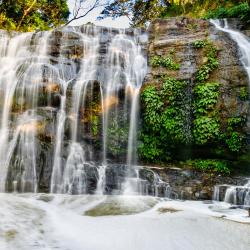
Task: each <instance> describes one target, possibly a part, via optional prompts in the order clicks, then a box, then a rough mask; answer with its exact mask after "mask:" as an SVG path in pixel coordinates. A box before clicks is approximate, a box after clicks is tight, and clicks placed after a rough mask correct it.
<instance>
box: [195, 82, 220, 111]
mask: <svg viewBox="0 0 250 250" xmlns="http://www.w3.org/2000/svg"><path fill="white" fill-rule="evenodd" d="M219 86H220V84H219V83H206V84H198V85H196V86H195V88H194V94H195V97H196V98H195V111H196V113H198V114H201V115H204V114H207V113H208V112H209V111H211V110H213V109H214V107H215V105H216V103H217V100H218V97H219Z"/></svg>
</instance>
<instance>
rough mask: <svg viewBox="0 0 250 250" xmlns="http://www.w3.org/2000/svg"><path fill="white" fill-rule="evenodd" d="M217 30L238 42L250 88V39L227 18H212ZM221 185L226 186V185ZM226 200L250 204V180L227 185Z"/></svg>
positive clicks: (233, 202)
mask: <svg viewBox="0 0 250 250" xmlns="http://www.w3.org/2000/svg"><path fill="white" fill-rule="evenodd" d="M210 22H211V23H212V24H213V25H214V26H215V27H216V29H217V30H220V31H223V32H225V33H227V34H229V35H230V37H231V39H232V40H233V41H235V42H236V44H237V46H238V48H239V52H240V61H241V62H242V65H243V66H244V69H245V70H246V73H247V75H248V79H249V81H248V83H249V90H250V40H249V38H248V37H246V36H245V35H244V34H242V33H241V32H240V31H236V30H233V29H231V28H230V27H229V23H228V20H227V19H223V20H210ZM221 187H223V188H225V185H222V186H221ZM221 187H220V186H216V187H215V190H214V199H215V200H220V188H221ZM224 201H225V202H228V203H232V204H235V205H248V206H249V205H250V181H248V182H247V184H246V185H244V186H227V187H226V191H225V196H224Z"/></svg>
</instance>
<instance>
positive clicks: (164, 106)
mask: <svg viewBox="0 0 250 250" xmlns="http://www.w3.org/2000/svg"><path fill="white" fill-rule="evenodd" d="M186 89H187V82H185V81H178V80H176V79H173V78H166V79H164V81H163V83H162V85H161V86H160V87H159V89H157V88H156V87H155V86H150V85H149V86H147V87H146V88H145V89H144V90H143V92H142V95H141V98H142V103H143V118H144V122H143V125H144V126H143V130H142V134H141V140H142V144H141V145H140V148H139V152H140V155H141V157H142V158H143V159H145V160H147V161H154V162H155V161H161V160H168V159H170V157H171V150H173V149H174V147H176V145H181V144H185V143H187V141H188V139H187V135H186V133H185V121H186V116H187V115H188V114H187V112H185V111H186V105H185V104H186V103H185V96H186V95H185V91H186Z"/></svg>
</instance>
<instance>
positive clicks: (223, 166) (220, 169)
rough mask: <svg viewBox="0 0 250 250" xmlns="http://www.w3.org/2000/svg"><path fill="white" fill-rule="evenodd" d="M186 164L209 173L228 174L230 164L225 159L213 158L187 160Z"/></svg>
mask: <svg viewBox="0 0 250 250" xmlns="http://www.w3.org/2000/svg"><path fill="white" fill-rule="evenodd" d="M186 164H187V165H188V166H190V167H192V168H195V169H198V170H201V171H204V172H211V173H221V174H230V172H231V170H230V166H229V164H228V162H227V161H223V160H215V159H206V160H203V159H195V160H188V161H186Z"/></svg>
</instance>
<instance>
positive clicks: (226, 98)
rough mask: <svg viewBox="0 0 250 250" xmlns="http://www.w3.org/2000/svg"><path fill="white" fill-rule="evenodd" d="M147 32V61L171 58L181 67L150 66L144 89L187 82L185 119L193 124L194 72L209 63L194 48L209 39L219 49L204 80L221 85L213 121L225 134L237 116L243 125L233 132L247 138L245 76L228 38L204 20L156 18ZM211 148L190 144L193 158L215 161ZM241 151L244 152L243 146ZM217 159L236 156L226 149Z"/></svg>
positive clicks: (236, 24)
mask: <svg viewBox="0 0 250 250" xmlns="http://www.w3.org/2000/svg"><path fill="white" fill-rule="evenodd" d="M231 22H233V24H234V26H235V27H243V26H242V25H240V24H238V22H237V20H232V21H231ZM148 32H149V45H148V55H149V59H150V58H153V57H154V56H162V57H170V58H172V59H173V61H174V62H175V63H177V64H179V65H180V68H179V70H172V69H169V68H167V67H151V68H150V70H149V73H148V75H147V77H146V79H145V85H144V86H147V85H154V86H157V85H160V84H161V83H162V77H164V76H167V77H172V78H175V79H177V80H184V81H186V82H187V83H188V87H187V95H188V98H189V99H190V103H192V104H191V107H190V108H189V109H188V111H189V112H190V113H189V114H188V115H187V116H188V117H189V118H190V121H191V122H190V123H192V122H193V120H194V117H195V112H196V111H195V110H194V102H195V101H194V98H195V97H194V88H195V86H196V85H197V84H199V83H197V81H196V73H197V71H198V70H199V69H200V67H201V66H202V65H204V64H205V63H206V62H207V61H208V57H207V55H206V54H204V51H203V50H202V49H197V48H196V47H195V46H194V43H195V42H197V41H205V40H209V41H211V42H212V44H213V46H215V47H216V48H217V49H218V53H217V54H218V55H217V60H218V63H219V66H218V68H217V69H215V70H213V71H212V72H211V74H210V76H209V79H207V81H208V82H212V83H213V82H217V83H219V84H220V87H219V96H218V100H217V104H216V107H215V109H214V111H215V112H216V119H217V118H218V120H219V123H220V125H219V126H220V129H221V133H224V132H225V133H227V132H226V130H227V128H228V122H229V119H231V118H236V117H240V118H242V120H244V122H243V123H242V124H240V125H237V128H236V130H237V132H239V133H241V134H242V135H244V136H245V137H247V138H248V137H249V135H250V126H249V124H248V123H249V121H247V120H249V119H248V114H249V100H248V77H247V74H246V72H245V69H244V67H243V65H242V63H241V61H240V59H239V58H240V56H241V55H240V51H239V49H238V48H237V45H236V43H235V42H234V41H233V40H232V39H231V38H230V37H229V35H227V34H225V33H224V32H220V31H218V30H216V29H215V27H214V26H213V25H212V24H211V23H209V21H207V20H197V19H190V18H170V19H164V20H162V19H158V20H155V21H154V22H153V23H152V24H151V26H150V28H149V31H148ZM184 112H185V113H186V112H187V111H184ZM192 126H194V125H191V126H190V130H192ZM190 133H192V131H191V132H190ZM215 143H216V142H215ZM214 146H217V145H213V144H212V145H211V144H209V145H204V146H203V145H202V146H198V147H197V145H195V144H192V150H191V151H192V157H193V158H198V157H200V156H202V157H205V158H209V157H211V158H213V157H214V158H216V157H218V154H217V153H214V152H213V149H214V148H215V147H214ZM184 147H185V146H184ZM243 151H245V152H246V147H245V149H244V150H242V152H243ZM242 152H241V153H242ZM220 157H222V158H223V157H224V158H227V159H233V158H234V159H236V158H237V155H234V156H233V154H231V153H230V151H227V150H225V151H224V152H223V156H220Z"/></svg>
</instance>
